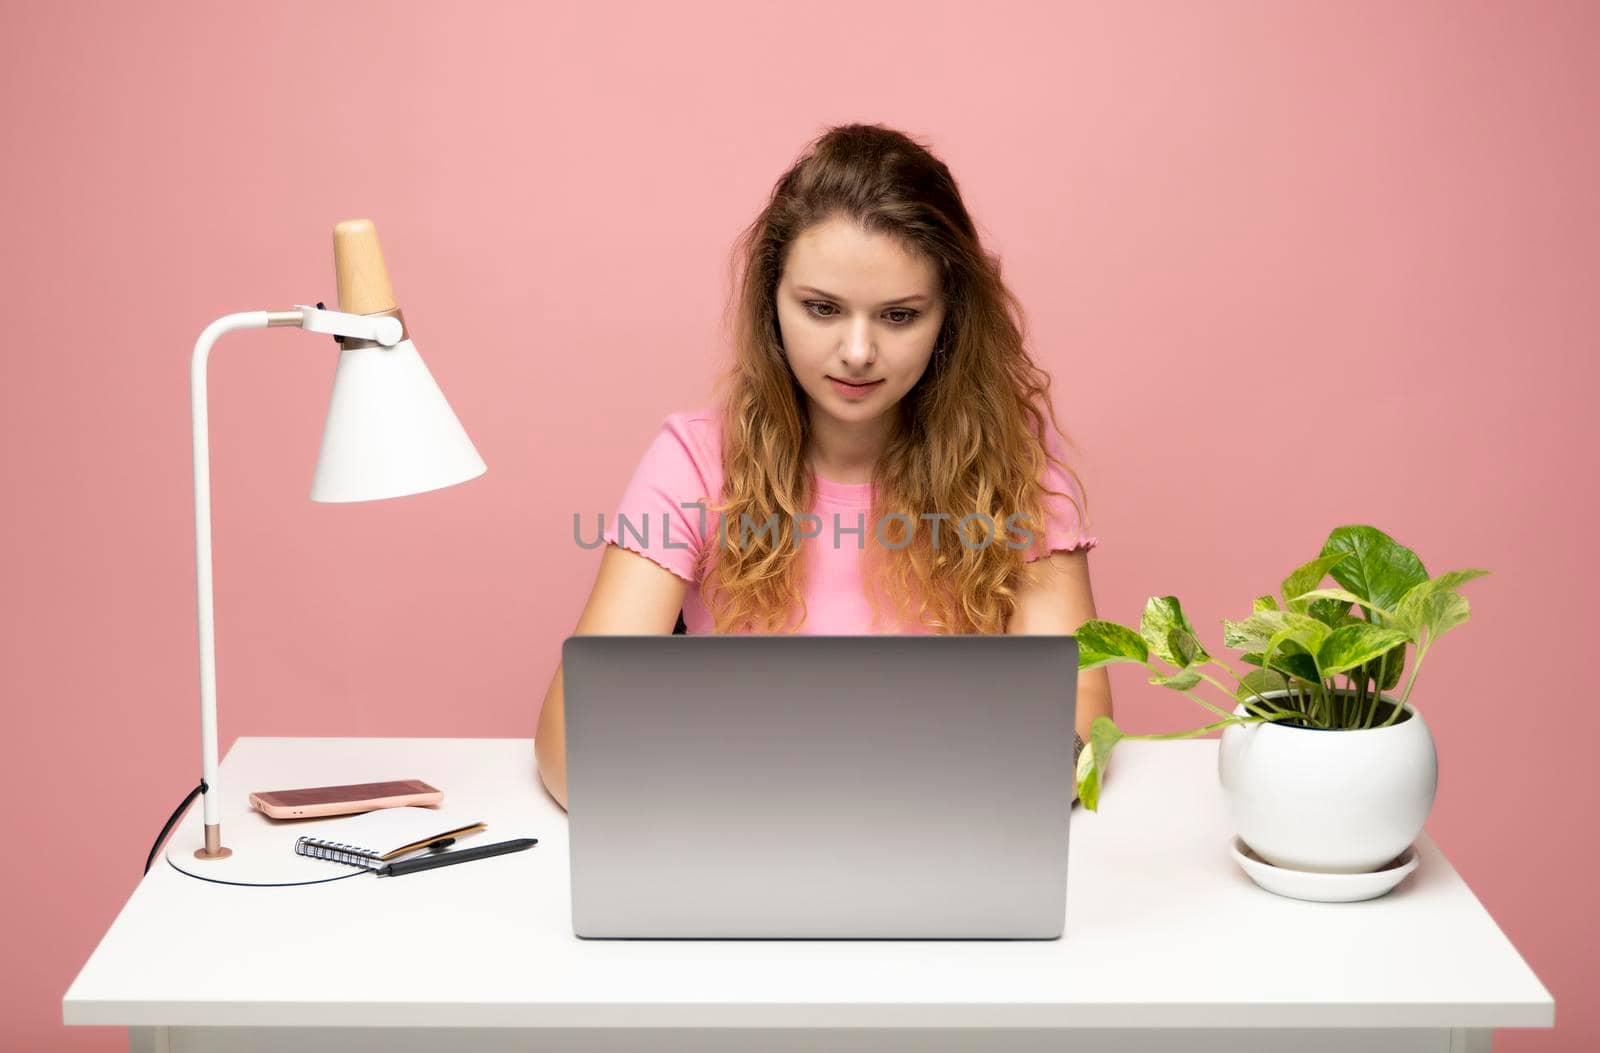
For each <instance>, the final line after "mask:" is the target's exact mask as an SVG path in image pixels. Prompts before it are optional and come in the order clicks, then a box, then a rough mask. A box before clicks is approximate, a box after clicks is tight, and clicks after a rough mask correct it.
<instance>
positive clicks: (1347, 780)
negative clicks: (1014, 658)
mask: <svg viewBox="0 0 1600 1053" xmlns="http://www.w3.org/2000/svg"><path fill="white" fill-rule="evenodd" d="M1487 573H1489V572H1488V571H1486V570H1455V571H1450V572H1449V573H1446V574H1441V575H1439V576H1437V577H1429V575H1428V572H1427V571H1426V570H1425V569H1424V567H1423V565H1422V561H1421V560H1420V559H1418V558H1417V555H1416V553H1414V552H1412V551H1411V549H1409V548H1407V547H1406V546H1404V545H1402V544H1400V543H1399V542H1398V541H1396V540H1395V539H1394V538H1392V537H1390V536H1389V535H1388V534H1386V533H1384V532H1383V531H1381V530H1379V529H1377V528H1376V527H1371V526H1359V525H1353V526H1341V527H1338V528H1336V529H1335V530H1334V531H1333V532H1332V533H1330V534H1329V535H1328V539H1327V541H1326V542H1324V544H1323V546H1322V552H1321V554H1320V555H1319V556H1317V558H1316V559H1313V560H1311V561H1310V562H1308V563H1306V564H1304V565H1302V566H1300V567H1297V568H1295V570H1294V571H1292V572H1291V573H1290V574H1289V576H1288V577H1286V578H1284V580H1283V584H1282V591H1281V595H1280V596H1278V597H1273V596H1270V595H1268V596H1260V597H1257V598H1256V600H1255V602H1254V604H1253V605H1252V610H1251V612H1250V615H1249V617H1247V618H1245V619H1244V620H1242V621H1230V620H1228V619H1223V630H1224V633H1223V641H1224V643H1225V644H1226V645H1227V646H1228V647H1230V648H1234V649H1237V650H1240V651H1242V652H1243V653H1242V654H1241V655H1240V660H1241V661H1242V662H1244V663H1246V664H1248V665H1251V666H1255V667H1256V668H1255V669H1253V670H1251V671H1250V672H1248V673H1246V674H1245V675H1244V676H1243V677H1240V676H1238V675H1236V674H1235V673H1234V672H1233V670H1232V669H1231V668H1229V667H1228V665H1227V664H1226V663H1224V662H1223V661H1221V660H1220V659H1218V658H1216V657H1214V656H1213V655H1211V654H1210V653H1209V652H1208V651H1207V650H1206V649H1205V647H1204V646H1203V645H1202V644H1201V643H1200V640H1199V637H1198V636H1197V635H1196V633H1195V630H1194V627H1193V626H1192V625H1191V624H1190V622H1189V619H1188V618H1187V617H1186V616H1185V615H1184V612H1183V607H1182V605H1181V604H1180V603H1179V602H1178V599H1177V597H1175V596H1152V597H1151V598H1150V600H1149V602H1148V603H1147V604H1146V605H1145V609H1144V615H1143V618H1142V620H1141V621H1140V625H1139V629H1138V631H1134V630H1133V629H1130V628H1128V627H1126V626H1122V625H1118V624H1117V623H1115V622H1109V621H1102V620H1098V619H1096V620H1092V621H1088V622H1085V623H1084V624H1083V626H1082V627H1080V628H1079V629H1078V631H1077V633H1076V636H1077V639H1078V668H1079V669H1080V670H1084V669H1093V668H1095V667H1097V666H1102V665H1108V664H1110V663H1113V662H1138V663H1141V664H1143V665H1144V666H1145V667H1146V668H1147V669H1149V670H1150V674H1151V675H1150V678H1149V680H1150V683H1152V684H1158V685H1160V686H1162V687H1166V688H1170V689H1172V690H1174V691H1178V692H1180V693H1182V694H1184V695H1186V696H1188V697H1189V698H1191V699H1193V700H1194V701H1195V702H1196V703H1198V704H1199V705H1200V706H1202V707H1204V708H1205V709H1207V710H1209V711H1210V712H1211V713H1212V714H1213V715H1214V716H1216V717H1217V718H1218V719H1217V720H1214V721H1212V722H1210V723H1208V724H1205V725H1203V726H1201V727H1197V728H1194V729H1192V730H1189V731H1178V732H1171V733H1167V734H1154V735H1127V734H1124V733H1123V732H1122V730H1121V729H1119V728H1118V727H1117V725H1116V723H1115V722H1114V721H1113V720H1111V718H1109V717H1098V718H1096V719H1095V721H1094V723H1093V724H1092V725H1091V726H1090V732H1089V741H1088V743H1087V744H1085V746H1084V748H1083V750H1082V752H1081V754H1080V755H1079V758H1078V770H1077V784H1078V796H1079V798H1080V799H1081V800H1082V801H1083V803H1084V806H1085V807H1086V808H1088V809H1090V810H1091V811H1093V810H1097V808H1098V802H1099V793H1100V784H1101V780H1102V778H1103V776H1104V774H1105V771H1106V764H1107V762H1108V760H1109V759H1110V757H1111V753H1112V750H1113V749H1114V748H1115V746H1116V744H1117V743H1118V742H1119V741H1120V740H1122V739H1125V738H1130V739H1181V738H1192V737H1194V736H1197V735H1204V734H1206V733H1207V732H1211V731H1216V730H1219V729H1222V740H1221V741H1220V742H1219V743H1218V754H1217V756H1218V774H1219V777H1220V779H1221V782H1222V785H1223V790H1224V794H1225V796H1226V797H1227V800H1228V806H1229V810H1230V812H1231V813H1232V815H1233V819H1234V822H1235V823H1236V827H1237V830H1236V832H1237V833H1238V835H1239V837H1240V838H1241V839H1242V840H1243V841H1244V842H1245V844H1246V845H1248V846H1249V847H1250V848H1251V849H1252V850H1253V851H1254V852H1255V853H1256V855H1258V856H1260V857H1261V858H1262V859H1264V860H1266V861H1267V862H1268V863H1271V864H1273V865H1275V866H1280V867H1289V868H1292V869H1297V870H1316V871H1323V872H1328V873H1357V872H1363V871H1371V870H1375V869H1377V868H1379V867H1381V866H1383V865H1384V864H1385V863H1387V862H1389V861H1390V860H1392V859H1394V858H1395V857H1396V856H1397V855H1399V854H1400V853H1402V852H1404V851H1405V849H1406V848H1407V847H1408V846H1409V845H1410V844H1411V843H1412V841H1413V840H1415V838H1416V836H1417V834H1419V833H1420V832H1421V830H1422V826H1423V823H1424V822H1425V821H1426V820H1427V817H1428V812H1429V810H1430V809H1431V808H1432V806H1433V797H1434V789H1435V785H1436V782H1437V771H1438V769H1437V761H1436V756H1435V753H1434V746H1433V739H1432V736H1431V735H1430V734H1429V733H1428V727H1427V724H1426V723H1425V722H1424V721H1423V719H1422V715H1421V714H1420V713H1419V712H1418V711H1417V709H1416V708H1415V707H1414V706H1413V705H1412V704H1411V701H1410V699H1411V691H1412V688H1413V687H1414V686H1415V685H1416V680H1417V672H1418V670H1419V669H1420V668H1421V667H1422V662H1423V660H1424V659H1425V658H1426V657H1427V655H1428V651H1429V650H1430V649H1431V648H1432V646H1433V644H1434V643H1435V642H1436V641H1437V640H1438V639H1439V637H1441V636H1443V635H1444V634H1445V633H1447V632H1449V631H1450V630H1451V629H1454V628H1455V627H1456V626H1458V625H1460V624H1462V623H1463V622H1465V621H1466V620H1467V619H1468V616H1469V614H1470V608H1469V606H1468V604H1467V601H1466V599H1465V598H1464V597H1463V596H1462V595H1461V594H1460V593H1459V592H1458V591H1457V589H1458V588H1459V587H1460V586H1461V585H1463V584H1464V583H1466V582H1468V581H1471V580H1472V579H1474V578H1477V577H1481V576H1483V575H1485V574H1487ZM1329 575H1331V576H1332V577H1333V580H1334V581H1335V582H1336V583H1337V587H1322V586H1323V579H1324V578H1325V577H1327V576H1329ZM1413 651H1414V657H1413V660H1412V661H1411V662H1410V674H1409V677H1406V678H1405V689H1404V691H1403V692H1401V693H1400V695H1399V696H1398V697H1396V696H1394V695H1392V694H1389V693H1388V692H1392V691H1394V690H1395V689H1396V688H1397V687H1399V685H1400V682H1401V679H1402V674H1403V672H1404V670H1405V668H1406V664H1407V657H1408V654H1411V653H1412V652H1413ZM1158 662H1159V663H1160V664H1158ZM1208 666H1216V667H1218V668H1219V669H1221V670H1223V671H1224V672H1226V673H1227V674H1228V676H1229V677H1230V678H1231V679H1233V680H1234V681H1235V683H1236V685H1237V686H1236V687H1234V688H1231V689H1230V688H1229V687H1228V686H1227V685H1225V684H1223V683H1222V682H1220V681H1218V680H1217V679H1216V678H1215V677H1214V676H1212V675H1211V674H1210V673H1208V672H1207V671H1206V668H1207V667H1208ZM1341 679H1342V681H1343V683H1342V684H1341V683H1340V681H1341ZM1202 682H1205V683H1209V684H1211V685H1213V686H1214V687H1216V688H1217V689H1219V690H1221V691H1223V692H1224V693H1226V694H1227V696H1228V701H1229V703H1231V708H1228V709H1225V708H1223V707H1221V706H1218V705H1214V704H1212V703H1211V702H1208V701H1206V700H1205V699H1204V698H1201V697H1200V696H1199V695H1196V694H1195V693H1194V692H1193V690H1192V689H1193V688H1195V687H1196V686H1198V685H1199V684H1201V683H1202Z"/></svg>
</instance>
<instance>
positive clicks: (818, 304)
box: [806, 300, 917, 325]
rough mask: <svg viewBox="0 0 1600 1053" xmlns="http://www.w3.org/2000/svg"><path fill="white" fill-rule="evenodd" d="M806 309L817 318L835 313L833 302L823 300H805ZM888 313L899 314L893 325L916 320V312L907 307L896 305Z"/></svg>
mask: <svg viewBox="0 0 1600 1053" xmlns="http://www.w3.org/2000/svg"><path fill="white" fill-rule="evenodd" d="M822 308H826V309H827V313H825V314H824V313H821V311H820V309H822ZM806 310H808V311H810V312H811V314H812V315H813V316H815V317H817V318H832V317H833V316H834V314H835V313H836V311H835V308H834V306H833V304H831V303H828V302H826V301H824V300H807V301H806ZM888 313H889V314H891V315H898V316H900V317H897V318H894V319H893V320H892V322H893V324H894V325H910V324H911V323H912V322H914V321H916V318H917V312H916V311H913V310H911V309H910V308H908V307H896V308H894V309H892V310H890V311H889V312H888Z"/></svg>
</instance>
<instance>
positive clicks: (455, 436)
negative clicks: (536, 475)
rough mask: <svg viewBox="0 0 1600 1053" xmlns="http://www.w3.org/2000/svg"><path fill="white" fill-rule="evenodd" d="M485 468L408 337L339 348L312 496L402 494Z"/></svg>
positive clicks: (460, 480)
mask: <svg viewBox="0 0 1600 1053" xmlns="http://www.w3.org/2000/svg"><path fill="white" fill-rule="evenodd" d="M485 470H486V469H485V465H484V463H483V458H482V457H479V456H478V451H477V449H475V448H474V447H473V445H472V440H471V439H469V438H467V433H466V430H465V429H464V428H462V427H461V422H460V421H459V420H457V419H456V415H455V412H454V411H453V410H451V408H450V403H449V402H447V401H445V397H444V393H443V392H442V391H440V390H439V385H438V384H437V383H435V382H434V379H433V374H431V373H429V372H428V367H427V366H426V365H424V364H423V361H422V356H421V355H419V354H418V353H417V349H416V346H415V345H413V344H412V342H411V341H410V340H409V339H408V340H402V341H400V343H398V344H396V345H395V346H393V347H359V348H353V349H350V350H342V351H340V352H339V366H338V370H337V371H336V372H335V373H334V376H333V398H332V399H331V400H330V402H329V403H328V420H327V424H326V425H325V426H324V427H323V431H322V452H321V453H320V454H319V455H318V457H317V474H316V477H315V478H314V479H313V480H312V483H311V500H313V501H328V502H342V501H378V500H382V499H383V498H387V497H404V496H405V495H407V494H420V493H423V492H425V491H428V490H438V489H440V488H441V487H446V486H454V485H455V484H456V483H464V482H466V481H467V480H468V479H475V478H477V477H478V476H480V475H482V474H483V473H484V471H485Z"/></svg>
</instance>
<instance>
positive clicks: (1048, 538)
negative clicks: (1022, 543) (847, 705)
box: [1028, 426, 1100, 562]
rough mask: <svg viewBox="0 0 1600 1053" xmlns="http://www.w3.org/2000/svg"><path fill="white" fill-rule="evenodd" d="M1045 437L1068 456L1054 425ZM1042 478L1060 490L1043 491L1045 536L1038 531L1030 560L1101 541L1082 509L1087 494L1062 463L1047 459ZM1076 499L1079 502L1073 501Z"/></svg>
mask: <svg viewBox="0 0 1600 1053" xmlns="http://www.w3.org/2000/svg"><path fill="white" fill-rule="evenodd" d="M1044 441H1045V448H1046V449H1048V450H1049V451H1050V453H1051V454H1052V455H1053V456H1055V457H1056V458H1058V459H1060V460H1062V461H1067V460H1068V458H1067V454H1066V448H1065V445H1064V444H1063V443H1062V441H1061V438H1060V436H1058V435H1057V434H1056V433H1055V431H1054V429H1052V428H1049V427H1048V426H1047V427H1046V428H1045V439H1044ZM1069 463H1070V462H1069ZM1042 482H1043V484H1044V487H1045V489H1047V490H1055V491H1059V492H1058V493H1053V494H1052V493H1046V494H1044V495H1043V501H1044V517H1045V528H1044V536H1043V537H1040V536H1039V533H1038V532H1037V531H1035V533H1034V547H1033V548H1032V549H1031V550H1030V551H1029V552H1028V560H1029V561H1030V562H1031V561H1033V560H1036V559H1042V558H1044V557H1045V556H1048V555H1049V554H1050V553H1052V552H1071V551H1073V550H1074V549H1080V548H1081V549H1085V550H1087V549H1091V548H1094V547H1095V546H1096V545H1098V544H1099V543H1100V539H1099V538H1098V537H1095V536H1093V535H1092V534H1090V533H1089V532H1088V530H1087V529H1086V528H1085V522H1084V519H1083V517H1082V516H1081V515H1080V512H1079V510H1080V509H1081V508H1083V506H1084V497H1083V488H1082V487H1081V486H1079V485H1078V482H1077V480H1075V479H1074V478H1073V477H1072V475H1071V474H1070V473H1068V472H1067V471H1066V469H1064V468H1062V467H1061V466H1060V465H1058V464H1052V463H1048V462H1047V463H1046V464H1045V473H1044V478H1043V480H1042ZM1063 494H1066V495H1070V496H1062V495H1063ZM1074 500H1075V501H1076V502H1077V505H1076V506H1074V505H1073V501H1074Z"/></svg>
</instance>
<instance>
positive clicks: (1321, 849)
mask: <svg viewBox="0 0 1600 1053" xmlns="http://www.w3.org/2000/svg"><path fill="white" fill-rule="evenodd" d="M1286 694H1288V692H1286V691H1268V692H1265V693H1264V695H1263V697H1265V698H1268V699H1272V698H1281V697H1283V696H1284V695H1286ZM1383 700H1384V701H1386V702H1398V701H1399V700H1398V699H1390V698H1389V697H1388V696H1384V699H1383ZM1234 712H1235V713H1237V714H1239V715H1240V716H1244V715H1246V710H1245V708H1244V706H1243V705H1240V706H1239V707H1238V708H1237V709H1235V710H1234ZM1385 712H1387V711H1385ZM1406 712H1407V713H1408V714H1409V716H1408V717H1403V718H1401V719H1399V720H1397V721H1396V722H1395V723H1393V724H1391V725H1389V726H1388V727H1386V728H1359V729H1355V730H1351V731H1333V730H1326V729H1321V728H1304V727H1288V726H1284V725H1283V724H1282V723H1277V722H1271V721H1262V722H1259V723H1251V724H1234V725H1231V726H1229V727H1227V728H1224V729H1223V731H1222V741H1221V742H1220V743H1219V744H1218V749H1217V774H1218V776H1219V777H1220V779H1221V780H1222V789H1223V794H1224V796H1225V797H1226V798H1227V802H1228V809H1229V811H1230V813H1231V814H1232V817H1233V822H1234V830H1235V832H1236V833H1238V835H1239V836H1240V837H1241V838H1243V839H1244V842H1245V844H1247V845H1249V846H1250V848H1251V849H1252V850H1253V851H1254V852H1255V853H1256V855H1258V856H1260V857H1261V858H1262V859H1264V860H1266V861H1267V862H1268V863H1271V864H1273V865H1274V866H1279V867H1288V868H1291V869H1295V870H1314V871H1320V872H1323V873H1333V874H1353V873H1363V872H1366V871H1370V870H1376V869H1378V868H1379V867H1381V866H1383V865H1384V864H1385V863H1388V862H1389V861H1390V860H1392V859H1394V858H1395V857H1396V856H1398V855H1400V853H1402V852H1404V851H1405V850H1406V848H1407V847H1409V846H1410V845H1411V843H1412V842H1413V841H1415V840H1416V838H1417V835H1418V834H1420V833H1421V832H1422V824H1423V823H1425V822H1426V821H1427V819H1428V812H1429V811H1430V810H1431V809H1432V808H1433V796H1434V791H1435V789H1436V787H1437V785H1438V781H1439V763H1438V757H1437V755H1436V754H1435V753H1434V748H1433V736H1432V735H1431V734H1429V732H1428V725H1427V724H1426V723H1425V722H1424V721H1423V719H1422V714H1420V713H1418V712H1417V711H1416V709H1415V707H1413V706H1411V705H1409V704H1408V705H1407V706H1406Z"/></svg>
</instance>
